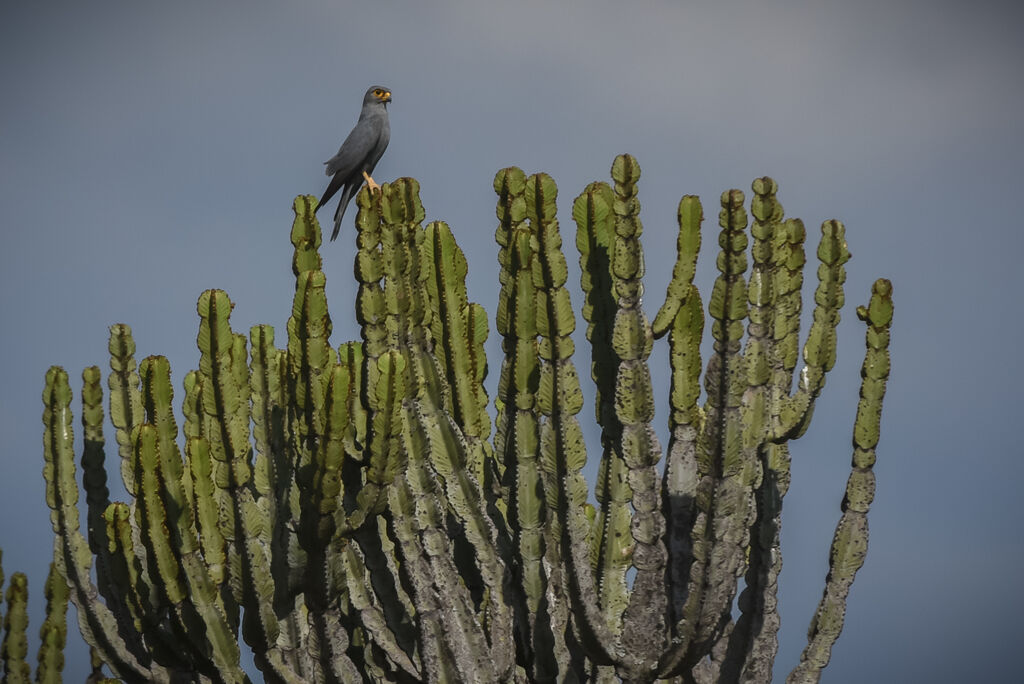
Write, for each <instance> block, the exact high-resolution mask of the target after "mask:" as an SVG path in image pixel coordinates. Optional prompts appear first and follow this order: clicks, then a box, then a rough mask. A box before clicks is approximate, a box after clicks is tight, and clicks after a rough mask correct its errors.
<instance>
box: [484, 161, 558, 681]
mask: <svg viewBox="0 0 1024 684" xmlns="http://www.w3.org/2000/svg"><path fill="white" fill-rule="evenodd" d="M494 190H495V192H496V193H497V195H498V203H497V209H496V212H497V217H498V221H499V223H498V228H497V230H496V231H495V239H496V241H497V242H498V244H499V250H498V263H499V269H500V270H499V281H500V282H501V293H500V295H499V299H498V312H497V318H496V323H497V330H498V334H500V335H501V336H502V348H503V350H504V352H505V356H504V360H503V362H502V366H501V374H500V376H499V380H498V392H497V395H496V397H495V405H496V407H497V413H498V415H497V419H496V421H495V427H496V429H495V435H494V453H495V459H496V464H497V469H498V470H499V472H500V473H502V475H501V490H500V492H501V495H500V497H499V498H498V501H497V504H498V506H499V509H500V510H504V511H505V514H506V516H507V520H508V525H509V529H510V531H511V534H512V540H511V544H512V546H513V548H514V549H515V555H516V556H517V557H518V563H514V564H513V565H512V567H511V570H512V572H513V574H514V575H515V577H516V581H517V584H518V587H517V588H518V591H519V601H520V603H518V605H517V607H516V611H517V613H518V614H519V617H518V618H517V620H516V622H517V628H518V631H519V634H518V637H517V638H518V639H519V641H520V648H521V649H522V650H523V651H524V652H525V653H526V654H528V655H527V660H528V662H529V669H530V673H531V676H532V677H534V678H536V679H539V680H544V679H551V678H556V677H557V676H558V675H559V673H560V672H564V667H565V663H566V662H567V661H568V651H567V648H566V645H565V640H564V634H565V631H566V627H567V620H568V613H567V611H566V609H565V605H564V600H563V597H562V594H561V592H558V591H554V592H549V591H548V590H549V586H548V574H547V572H546V571H545V568H544V565H543V563H542V559H543V558H544V557H545V555H546V553H547V548H548V546H549V543H550V539H548V538H547V533H546V532H545V527H546V526H545V520H546V505H545V490H544V484H543V480H542V472H541V467H540V463H539V462H538V459H537V453H538V448H539V444H540V425H539V422H538V420H537V413H536V410H535V405H536V394H537V391H538V389H539V370H538V359H537V346H536V345H537V342H536V338H537V309H536V305H537V297H536V287H535V285H534V280H533V273H532V268H533V260H534V258H535V256H534V251H535V247H534V246H532V245H535V244H536V242H535V239H534V238H533V236H532V233H531V230H530V228H529V226H528V225H527V223H526V219H527V211H526V198H525V194H524V193H525V191H526V176H525V175H524V174H523V172H522V171H521V170H520V169H517V168H507V169H502V170H501V171H499V172H498V173H497V174H496V175H495V178H494ZM542 606H544V610H545V611H546V612H547V616H548V624H547V625H545V624H539V623H538V611H539V610H540V609H541V607H542Z"/></svg>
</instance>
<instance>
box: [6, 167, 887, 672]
mask: <svg viewBox="0 0 1024 684" xmlns="http://www.w3.org/2000/svg"><path fill="white" fill-rule="evenodd" d="M639 176H640V169H639V166H638V165H637V163H636V161H635V160H634V159H633V158H632V157H629V156H628V155H624V156H621V157H619V158H617V159H616V160H615V163H614V165H613V167H612V179H613V183H612V184H611V185H608V184H605V183H593V184H591V185H590V186H588V187H587V188H586V189H585V191H584V192H583V193H582V194H581V195H580V196H579V197H578V198H577V199H576V201H575V202H574V204H573V211H572V215H573V219H574V221H575V223H576V225H577V232H576V245H577V247H578V250H579V253H580V265H581V270H582V274H583V282H582V286H583V293H584V304H583V316H584V319H585V320H586V322H587V339H588V340H589V341H590V345H591V377H592V378H593V381H594V383H595V386H596V397H597V398H596V403H595V413H596V418H597V422H598V425H599V426H600V429H601V454H600V461H599V465H598V473H599V477H598V481H597V486H596V491H595V495H596V502H597V505H596V507H595V506H592V505H591V504H590V503H589V502H588V488H587V484H586V482H585V481H584V479H583V476H582V474H581V471H582V468H583V466H584V464H585V462H586V460H587V453H586V448H585V446H584V441H583V436H582V429H581V427H580V424H579V421H578V418H577V416H578V414H579V412H580V410H581V408H582V406H583V399H582V393H581V389H580V384H579V378H578V375H577V371H576V368H575V366H574V363H573V352H574V343H573V338H572V333H573V331H574V329H575V325H576V319H575V315H574V313H573V309H572V306H571V303H570V297H569V293H568V290H567V289H566V287H565V286H566V279H567V273H568V270H567V266H566V261H565V256H564V253H563V251H562V238H561V236H560V233H559V226H558V221H557V218H556V194H557V191H556V187H555V184H554V182H553V181H552V180H551V178H550V177H548V176H547V175H544V174H537V175H533V176H529V177H526V176H525V174H523V172H522V171H520V170H518V169H515V168H510V169H504V170H502V171H500V172H499V173H498V175H497V177H496V178H495V183H494V187H495V190H496V192H497V194H498V206H497V215H498V228H497V233H496V238H497V242H498V244H499V246H500V249H499V257H498V260H499V265H500V272H499V280H500V284H501V292H500V296H499V302H498V310H497V331H498V334H499V335H501V339H502V350H503V352H504V359H503V362H502V365H501V372H500V379H499V382H498V388H497V396H496V399H495V405H496V419H495V430H494V437H493V441H491V434H490V433H491V418H490V416H489V414H488V412H487V407H488V397H487V394H486V392H485V391H484V388H483V379H484V376H485V374H486V372H487V361H486V357H485V354H484V340H485V339H486V337H487V330H488V326H487V319H486V314H485V313H484V310H483V309H482V308H481V307H480V306H479V305H478V304H475V303H471V302H469V301H468V297H467V293H466V286H465V276H466V272H467V265H466V260H465V258H464V256H463V254H462V252H461V251H460V250H459V248H458V246H457V245H456V243H455V239H454V237H453V235H452V233H451V231H450V230H449V229H448V227H447V226H446V225H445V224H444V223H440V222H434V223H430V224H428V225H427V226H426V227H423V226H422V223H423V219H424V211H423V207H422V205H421V204H420V200H419V196H418V194H419V193H418V185H417V183H416V181H414V180H411V179H399V180H398V181H396V182H394V183H391V184H386V185H384V186H383V188H382V191H381V192H380V193H379V194H373V193H370V192H369V191H366V190H364V191H363V192H361V193H360V194H359V196H358V198H357V202H358V206H359V212H358V215H357V217H356V226H357V229H358V236H357V247H358V251H357V253H356V257H355V274H356V278H357V279H358V281H359V289H358V294H357V300H356V316H357V318H358V321H359V323H360V325H361V330H362V332H361V340H360V341H359V342H349V343H345V344H342V345H341V346H340V347H339V348H337V349H335V348H332V347H331V346H330V342H329V338H330V334H331V320H330V317H329V315H328V311H327V304H326V298H325V295H324V283H325V277H324V274H323V272H322V270H321V263H320V256H319V253H318V251H317V250H318V247H319V246H320V241H321V236H320V228H319V224H318V223H317V221H316V218H315V216H314V213H313V207H314V206H315V204H316V200H315V198H313V197H311V196H303V197H299V198H297V199H296V200H295V204H294V209H295V215H296V218H295V221H294V223H293V226H292V231H291V241H292V244H293V246H294V255H293V259H292V267H293V271H294V273H295V276H296V289H295V298H294V304H293V308H292V315H291V318H290V319H289V320H288V325H287V345H286V347H285V348H283V349H279V348H277V347H276V346H275V342H274V330H273V329H272V328H270V327H269V326H263V325H261V326H255V327H253V328H252V329H251V330H250V332H249V336H248V338H246V336H244V335H242V334H240V333H237V332H235V331H234V330H233V329H232V328H231V324H230V312H231V307H232V304H231V302H230V300H229V299H228V296H227V295H226V294H225V293H224V292H221V291H218V290H210V291H207V292H205V293H203V294H202V296H201V297H200V299H199V305H198V311H199V316H200V327H199V335H198V340H197V341H198V346H199V350H200V361H199V368H198V369H197V370H194V371H191V372H190V373H188V375H187V376H186V377H185V383H184V385H185V392H184V402H183V415H184V418H185V422H184V425H183V426H182V429H181V430H180V433H181V436H182V438H183V441H182V444H183V448H182V447H181V446H179V441H178V436H179V429H178V426H177V424H176V422H175V418H174V414H173V411H172V402H173V392H172V388H171V383H170V368H169V366H168V363H167V361H166V359H164V358H163V357H159V356H152V357H149V358H147V359H145V360H143V361H142V362H141V363H137V362H136V360H135V355H134V351H135V348H134V342H133V341H132V337H131V331H130V330H129V329H128V327H127V326H124V325H116V326H114V327H113V328H111V337H110V352H111V364H110V365H111V373H110V375H109V379H108V386H109V390H110V399H109V406H110V409H109V410H110V417H111V421H112V423H113V425H114V428H115V431H116V441H117V445H118V450H119V453H120V456H121V475H122V479H123V480H124V482H125V486H126V488H127V490H128V492H129V494H130V495H131V497H132V500H131V501H130V502H128V503H112V502H110V500H109V498H110V497H109V493H108V491H107V488H106V472H105V469H104V468H105V466H104V462H103V445H104V436H103V431H102V425H103V409H102V397H101V390H100V379H101V378H100V371H99V369H98V368H95V367H93V368H89V369H86V371H85V372H84V374H83V381H84V389H83V395H82V403H83V412H82V414H83V415H82V425H83V428H84V431H85V450H84V453H83V458H82V467H83V470H84V491H85V495H86V501H87V530H86V534H85V535H83V534H82V533H81V532H80V525H79V512H78V507H77V501H78V495H79V494H78V488H77V486H76V484H75V464H74V454H73V448H72V429H71V412H70V402H71V392H70V389H69V385H68V378H67V374H66V373H65V372H64V371H63V370H62V369H60V368H56V367H55V368H51V369H50V371H49V372H48V373H47V376H46V389H45V392H44V403H45V405H46V411H45V413H44V422H45V426H46V438H45V446H46V449H45V455H46V467H45V470H44V472H45V475H46V481H47V500H48V503H49V505H50V508H51V509H52V516H51V517H52V521H53V528H54V531H55V532H56V535H57V536H56V542H55V553H54V562H55V568H56V569H57V571H58V572H59V574H60V576H61V577H63V578H64V579H65V580H66V581H67V584H68V587H69V588H70V595H71V598H72V600H73V601H74V602H75V604H76V606H77V607H78V620H79V627H80V629H81V631H82V633H83V635H84V636H85V639H86V640H87V641H88V642H89V643H90V644H91V645H92V646H93V647H94V649H95V650H96V652H97V653H98V654H99V656H100V657H101V658H102V659H103V661H105V662H106V663H107V664H108V665H109V667H110V668H111V670H112V671H113V672H114V673H115V674H116V675H117V676H119V677H121V678H122V679H124V680H126V681H138V682H142V681H181V680H188V681H217V682H242V681H247V680H248V677H247V675H246V673H245V672H244V671H243V669H242V667H241V666H240V664H239V660H240V650H239V644H240V641H239V638H240V636H241V638H242V639H244V641H245V642H246V644H248V647H249V648H250V649H251V651H252V653H253V655H254V660H255V663H256V666H257V667H258V668H259V669H260V671H261V672H262V674H263V676H264V678H265V679H266V680H267V681H271V682H311V681H339V682H349V681H407V682H412V681H439V682H440V681H450V682H456V681H457V682H499V681H573V680H577V681H607V680H614V679H616V678H618V679H622V680H624V681H631V682H649V681H654V680H658V679H665V680H678V681H712V680H714V681H740V680H743V681H764V680H767V679H770V676H771V666H772V662H773V660H774V657H775V651H776V633H777V630H778V625H779V621H778V613H777V610H776V596H775V592H776V580H777V576H778V573H779V570H780V568H781V555H780V552H779V523H780V512H781V505H782V498H783V496H784V495H785V493H786V489H787V486H788V482H789V467H790V458H789V450H788V444H789V442H790V440H792V439H795V438H797V437H799V436H800V435H801V434H803V432H804V431H805V430H806V429H807V425H808V422H809V420H810V416H811V413H812V409H813V405H814V400H815V398H816V397H817V396H818V394H819V392H820V391H821V389H822V386H823V384H824V378H825V374H826V373H827V372H828V370H830V369H831V367H832V365H833V362H834V359H835V345H836V338H835V330H836V324H837V322H838V320H839V309H840V307H841V306H842V304H843V289H842V286H843V281H844V279H845V273H844V270H843V264H844V263H845V262H846V260H847V259H848V258H849V253H848V252H847V250H846V243H845V240H844V237H843V226H842V224H840V223H838V222H836V221H829V222H826V223H825V224H824V225H823V227H822V240H821V243H820V244H819V247H818V259H819V261H820V265H819V268H818V288H817V291H816V293H815V310H814V322H813V324H812V326H811V329H810V332H809V335H808V339H807V342H806V343H805V345H804V362H805V365H804V368H803V370H802V371H801V373H800V375H799V381H798V382H797V386H796V388H795V390H794V388H793V381H794V372H795V369H796V363H797V356H798V327H799V314H800V310H801V285H802V268H803V265H804V251H803V243H804V237H805V235H804V229H803V225H802V224H801V223H800V221H799V220H794V219H783V213H782V207H781V205H780V204H779V202H778V201H777V199H776V186H775V183H774V182H773V181H772V180H771V179H768V178H762V179H758V180H757V181H755V182H754V186H753V190H754V198H753V201H752V205H751V213H752V214H753V216H754V220H753V222H752V224H751V226H750V237H752V239H753V241H752V244H751V245H749V246H750V259H751V260H752V262H753V263H752V266H751V267H750V270H749V274H748V273H747V270H748V257H747V248H748V243H750V238H748V234H747V231H746V228H747V215H746V212H745V210H744V208H743V201H744V198H743V194H742V193H741V192H739V191H737V190H731V191H728V192H726V193H724V194H723V195H722V210H721V213H720V220H719V223H720V225H721V227H722V231H721V233H720V236H719V245H720V246H721V252H720V254H719V256H718V262H717V263H718V269H719V272H720V275H719V277H718V280H717V281H716V283H715V286H714V288H713V290H712V292H711V297H710V302H709V307H708V313H709V315H710V316H711V319H712V326H711V327H712V336H713V338H714V352H713V354H712V356H711V358H710V359H709V361H708V366H707V370H706V372H705V381H704V387H705V390H706V392H707V400H706V403H705V404H704V405H703V406H700V405H699V404H698V399H699V396H700V386H699V381H700V371H701V358H700V340H701V336H702V334H703V329H704V314H703V308H702V304H701V300H700V295H699V292H698V291H697V288H696V286H695V285H694V284H693V276H694V267H695V263H696V258H697V252H698V250H699V247H700V239H701V238H700V223H701V220H702V209H701V205H700V202H699V200H698V199H697V198H695V197H684V198H683V199H682V201H681V202H680V205H679V238H678V243H677V250H678V260H677V263H676V266H675V270H674V272H673V277H672V280H671V282H670V284H669V286H668V293H667V296H666V299H665V303H664V305H663V306H662V307H661V309H660V311H659V312H658V315H657V316H656V317H655V319H654V321H653V323H652V322H650V321H649V320H648V318H647V316H646V314H645V313H644V310H643V308H642V306H641V299H642V294H643V284H642V279H643V276H644V261H643V253H642V251H641V247H640V235H641V233H642V224H641V222H640V218H639V211H640V205H639V202H638V200H637V181H638V179H639ZM858 313H859V315H860V316H861V318H862V319H863V320H865V321H866V322H867V325H868V336H867V346H868V353H867V356H866V358H865V362H864V370H863V376H864V381H863V385H862V390H861V402H860V406H859V407H858V413H857V419H856V423H855V426H854V460H853V471H852V473H851V476H850V482H849V485H848V488H847V495H846V498H845V499H844V502H843V513H842V518H841V520H840V523H839V526H838V528H837V530H836V536H835V540H834V542H833V546H832V553H831V558H830V572H829V576H828V578H827V579H826V587H825V592H824V596H823V598H822V602H821V605H820V607H819V609H818V611H817V613H816V615H815V618H814V621H813V623H812V629H811V632H810V641H809V644H808V647H807V649H806V650H805V652H804V655H803V657H802V659H801V662H800V663H799V665H798V666H797V668H796V669H795V670H794V672H793V674H792V675H791V680H793V681H800V682H803V681H815V680H816V679H817V677H818V675H819V673H820V670H821V668H823V667H824V666H825V665H826V664H827V662H828V657H829V650H830V648H831V645H832V643H833V642H834V641H835V639H836V638H837V636H838V633H839V630H840V629H841V627H842V616H843V611H844V606H845V601H846V596H847V592H848V590H849V586H850V582H852V580H853V576H854V574H855V573H856V571H857V569H858V568H859V567H860V565H861V563H862V562H863V558H864V552H865V549H866V541H867V526H866V513H867V509H868V506H869V504H870V502H871V499H872V496H873V486H874V485H873V482H874V481H873V475H872V472H871V466H872V464H873V462H874V449H875V445H876V443H877V440H878V429H879V416H880V411H881V403H882V397H883V395H884V391H885V381H886V378H887V376H888V353H887V346H888V335H889V333H888V330H889V324H890V321H891V316H892V303H891V287H890V286H889V284H888V281H884V280H880V281H878V282H877V283H876V284H875V287H874V290H873V292H872V295H871V300H870V302H869V304H868V305H867V306H866V307H861V309H859V310H858ZM744 322H746V328H745V329H744ZM665 334H668V336H669V346H670V359H671V361H670V367H671V392H670V398H669V402H670V408H671V410H670V413H669V427H670V438H669V443H668V447H667V451H666V454H665V456H664V464H663V465H662V460H663V454H662V449H661V446H660V444H659V443H658V439H657V437H656V436H655V432H654V429H653V427H652V421H653V418H654V397H653V392H652V386H651V376H650V370H649V365H648V357H649V355H650V353H651V350H652V347H653V343H654V340H655V339H656V338H659V337H661V336H663V335H665ZM93 571H95V578H96V579H95V582H94V581H93V580H92V579H91V575H90V573H92V572H93ZM631 571H633V576H632V577H630V574H631ZM740 577H744V580H745V586H746V588H745V590H744V592H743V593H742V595H741V596H740V598H739V611H740V612H739V615H738V616H733V614H732V605H733V600H734V598H735V596H736V593H737V587H738V579H739V578H740ZM5 648H6V647H5ZM5 653H6V651H5Z"/></svg>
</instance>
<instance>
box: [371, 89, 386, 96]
mask: <svg viewBox="0 0 1024 684" xmlns="http://www.w3.org/2000/svg"><path fill="white" fill-rule="evenodd" d="M373 94H374V95H376V96H377V97H380V96H381V95H383V94H384V91H383V90H374V91H373Z"/></svg>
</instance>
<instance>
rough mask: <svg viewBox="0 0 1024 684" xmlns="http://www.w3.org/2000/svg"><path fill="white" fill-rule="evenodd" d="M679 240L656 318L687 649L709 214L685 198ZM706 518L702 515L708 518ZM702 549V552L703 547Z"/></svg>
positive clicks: (667, 476)
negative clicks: (667, 374) (665, 366)
mask: <svg viewBox="0 0 1024 684" xmlns="http://www.w3.org/2000/svg"><path fill="white" fill-rule="evenodd" d="M677 219H678V223H679V236H678V238H677V240H676V265H675V267H674V268H673V271H672V280H671V281H670V282H669V285H668V291H667V292H666V295H665V303H664V304H663V305H662V307H661V310H660V311H659V312H658V315H657V317H656V318H655V321H654V324H653V329H654V333H655V334H658V331H659V326H667V327H665V328H662V329H661V330H662V332H665V331H668V332H669V366H670V368H671V386H670V389H669V403H670V409H671V410H670V413H669V430H670V431H671V434H670V436H669V443H668V451H667V455H666V463H665V473H664V476H663V480H662V506H663V508H664V510H665V518H666V521H665V522H666V534H665V543H666V546H667V547H668V552H669V554H668V558H669V560H668V567H669V572H668V580H669V606H668V608H669V615H670V617H671V620H672V623H673V624H674V625H675V629H674V632H675V633H676V634H677V635H678V636H679V638H680V639H681V642H682V643H686V644H688V643H689V641H690V639H691V638H692V636H693V635H692V628H693V625H694V621H693V620H684V619H683V604H684V601H685V599H686V597H687V595H688V591H689V587H690V567H691V565H692V564H693V562H694V552H695V548H694V539H693V538H691V530H693V529H694V526H695V521H696V516H697V515H698V509H697V502H696V496H697V485H698V483H699V481H700V476H699V474H698V470H697V436H698V435H699V434H700V433H701V432H702V429H703V420H704V418H703V416H704V413H703V411H702V410H701V408H700V406H699V405H698V403H697V402H698V400H699V399H700V372H701V356H700V342H701V338H702V336H703V333H704V310H703V307H702V305H701V301H700V292H699V291H698V290H697V286H696V285H694V284H693V277H694V274H695V267H696V263H697V254H698V253H699V251H700V224H701V222H702V221H703V220H704V210H703V208H702V207H701V204H700V199H699V198H697V197H694V196H692V195H687V196H685V197H683V198H682V199H681V200H680V202H679V208H678V211H677ZM705 513H706V509H705V511H704V512H701V513H700V515H705ZM701 548H703V546H701Z"/></svg>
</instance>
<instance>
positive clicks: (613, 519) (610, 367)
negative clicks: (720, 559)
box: [573, 160, 636, 634]
mask: <svg viewBox="0 0 1024 684" xmlns="http://www.w3.org/2000/svg"><path fill="white" fill-rule="evenodd" d="M616 161H617V162H618V160H616ZM613 204H615V206H616V207H622V206H625V204H624V203H623V202H621V200H620V198H619V197H617V196H616V195H615V194H614V193H613V192H612V189H611V188H610V187H608V185H607V184H604V183H591V184H590V185H589V186H587V189H586V190H584V192H583V193H582V194H581V195H580V196H579V197H577V198H576V200H575V202H574V203H573V219H574V221H575V222H576V245H577V248H578V250H579V252H580V273H581V276H580V282H581V285H582V287H583V296H584V305H583V316H584V318H585V319H586V320H587V339H588V340H589V341H590V345H591V364H590V368H591V370H590V375H591V378H592V379H593V380H594V384H595V405H596V408H595V412H596V417H597V422H598V424H599V425H600V426H601V444H602V446H603V449H602V453H601V462H600V464H599V465H598V481H597V487H596V490H595V497H596V499H597V502H598V504H599V508H598V510H597V517H596V520H595V527H594V529H595V532H596V535H595V538H594V540H593V542H594V548H593V549H592V554H593V555H594V557H595V561H596V569H597V573H598V587H599V594H598V597H599V601H600V605H601V612H602V614H603V615H604V620H605V622H606V624H607V625H608V626H609V628H610V629H611V630H612V631H613V632H614V633H616V634H620V633H621V631H622V613H623V611H624V610H625V609H626V603H627V597H628V593H629V592H628V589H627V586H626V570H627V569H628V568H629V566H630V553H631V551H632V544H631V543H630V542H631V539H630V536H629V522H630V508H629V503H630V498H631V496H632V491H631V490H630V488H629V485H628V483H627V481H628V475H627V473H628V468H627V466H626V462H625V460H624V459H623V453H622V449H621V447H619V446H618V445H621V444H624V440H623V436H624V428H623V424H622V421H621V419H620V416H619V415H618V413H617V409H618V408H621V407H620V403H621V402H620V401H619V400H620V396H619V395H618V393H617V391H616V390H617V386H616V384H617V383H616V380H617V373H618V371H619V369H620V363H621V357H619V356H617V351H616V342H617V341H618V340H613V337H614V332H613V331H614V330H616V327H615V322H618V321H625V319H626V317H625V316H623V317H622V318H621V319H620V318H619V317H618V311H617V309H616V303H617V302H616V292H615V290H616V284H617V282H618V280H619V277H618V276H617V274H616V271H615V269H614V268H613V264H612V261H613V254H614V253H615V252H616V250H617V249H618V244H619V240H618V239H617V238H616V235H615V229H616V227H617V226H616V224H617V223H618V222H619V221H620V220H621V221H623V222H625V221H626V219H624V218H623V217H617V216H616V215H615V214H614V213H613V211H612V205H613ZM627 218H628V219H635V216H630V217H627ZM630 223H632V222H630ZM631 229H632V225H630V226H629V227H628V228H627V230H628V231H630V232H631ZM632 247H636V245H635V244H634V245H632ZM627 315H628V314H627ZM617 330H618V332H619V333H620V335H619V336H620V337H622V335H621V333H623V332H624V330H623V326H621V325H620V326H619V327H618V328H617Z"/></svg>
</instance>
